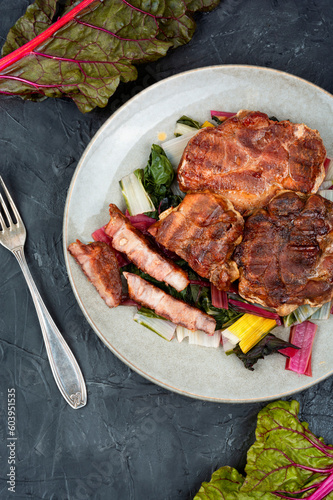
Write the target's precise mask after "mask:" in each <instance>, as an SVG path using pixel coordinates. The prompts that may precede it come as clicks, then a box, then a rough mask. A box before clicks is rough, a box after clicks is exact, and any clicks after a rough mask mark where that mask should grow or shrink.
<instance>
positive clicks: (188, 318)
mask: <svg viewBox="0 0 333 500" xmlns="http://www.w3.org/2000/svg"><path fill="white" fill-rule="evenodd" d="M124 276H125V278H126V279H127V284H128V293H129V296H130V298H131V299H133V300H135V301H136V302H138V303H139V304H141V305H143V306H145V307H149V308H150V309H153V310H154V311H155V312H156V314H158V315H160V316H163V317H164V318H166V319H168V320H169V321H172V322H173V323H175V324H177V325H181V326H184V327H185V328H188V329H189V330H193V331H195V330H203V331H204V332H206V333H208V334H209V335H213V333H214V331H215V326H216V322H215V319H214V318H213V317H212V316H209V315H208V314H206V313H204V312H202V311H200V310H199V309H197V308H196V307H192V306H189V305H188V304H186V303H185V302H182V301H181V300H177V299H175V298H173V297H171V296H170V295H168V294H167V293H165V292H163V291H162V290H160V289H159V288H157V287H156V286H154V285H152V284H151V283H148V281H146V280H144V279H143V278H140V276H137V275H136V274H132V273H126V272H125V273H124Z"/></svg>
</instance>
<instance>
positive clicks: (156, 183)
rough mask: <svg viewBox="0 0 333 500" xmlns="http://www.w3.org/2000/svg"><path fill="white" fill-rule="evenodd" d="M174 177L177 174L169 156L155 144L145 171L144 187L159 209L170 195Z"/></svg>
mask: <svg viewBox="0 0 333 500" xmlns="http://www.w3.org/2000/svg"><path fill="white" fill-rule="evenodd" d="M174 176H175V172H174V170H173V167H172V165H171V163H170V160H169V159H168V157H167V155H166V154H165V152H164V151H163V149H162V148H161V146H158V145H157V144H153V145H152V147H151V152H150V156H149V160H148V163H147V166H146V167H145V169H144V176H143V185H144V188H145V190H146V191H147V193H149V195H150V197H151V199H152V202H153V204H154V205H155V207H158V206H159V204H160V202H161V201H162V200H163V199H164V198H166V197H167V196H168V195H170V193H169V190H170V186H171V184H172V181H173V179H174ZM171 194H172V193H171Z"/></svg>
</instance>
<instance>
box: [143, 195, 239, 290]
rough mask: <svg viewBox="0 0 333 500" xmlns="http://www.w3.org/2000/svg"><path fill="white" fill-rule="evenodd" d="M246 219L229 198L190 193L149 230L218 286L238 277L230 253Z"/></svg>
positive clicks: (221, 288)
mask: <svg viewBox="0 0 333 500" xmlns="http://www.w3.org/2000/svg"><path fill="white" fill-rule="evenodd" d="M243 226H244V220H243V217H242V216H241V215H240V214H239V213H238V212H236V210H234V208H233V206H232V204H231V203H230V201H228V200H227V199H226V198H224V197H223V196H221V195H218V194H214V193H195V194H188V195H186V196H185V198H184V200H183V201H182V202H181V203H180V205H178V207H177V208H175V209H173V210H172V211H171V212H170V213H169V214H168V215H167V216H166V217H164V218H162V219H161V220H159V221H158V222H156V223H155V224H153V225H152V226H150V228H149V229H148V231H149V233H150V234H152V235H153V236H154V237H155V239H156V241H157V242H158V243H160V244H161V245H163V246H165V247H166V248H167V249H168V250H171V251H172V252H175V253H176V254H177V255H179V256H180V257H181V258H182V259H184V260H186V261H187V262H188V263H189V265H190V266H191V268H192V269H193V270H194V271H196V272H197V273H198V274H199V275H200V276H202V277H203V278H208V279H209V280H210V281H211V282H212V283H213V284H214V285H215V286H216V287H217V288H218V289H220V290H228V289H229V286H230V283H231V282H232V281H234V280H236V279H237V278H238V276H239V272H238V268H237V265H236V263H235V262H234V261H233V260H232V258H231V255H232V253H233V251H234V248H235V246H236V245H237V244H239V243H240V242H241V240H242V234H243Z"/></svg>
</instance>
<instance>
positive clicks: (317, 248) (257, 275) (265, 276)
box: [235, 191, 333, 315]
mask: <svg viewBox="0 0 333 500" xmlns="http://www.w3.org/2000/svg"><path fill="white" fill-rule="evenodd" d="M235 260H236V262H237V263H238V265H239V266H240V274H241V277H240V281H239V293H240V295H241V296H242V297H244V298H245V299H247V300H249V301H251V302H258V303H259V304H262V305H264V306H268V307H272V308H274V309H275V310H276V311H277V312H278V314H280V315H286V314H289V313H290V312H292V311H293V310H294V309H296V308H297V307H298V306H300V305H303V304H309V305H311V306H320V305H322V304H324V303H325V302H328V301H330V300H332V298H333V203H331V202H330V201H328V200H326V199H324V198H323V197H321V196H320V195H317V194H313V195H305V194H302V193H295V192H293V191H284V192H282V193H280V194H278V195H277V196H276V197H275V198H273V200H272V201H271V202H270V203H269V205H268V206H267V208H265V209H260V210H258V211H256V212H255V213H254V214H253V215H251V216H250V217H249V218H248V219H247V221H246V223H245V231H244V236H243V241H242V243H241V244H240V245H239V246H238V247H237V249H236V251H235Z"/></svg>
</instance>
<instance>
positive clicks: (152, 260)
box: [105, 204, 189, 292]
mask: <svg viewBox="0 0 333 500" xmlns="http://www.w3.org/2000/svg"><path fill="white" fill-rule="evenodd" d="M105 232H106V234H107V235H108V236H110V237H111V238H112V246H113V247H114V248H115V249H116V250H118V251H119V252H123V253H124V254H126V256H127V257H128V259H129V260H130V261H131V262H133V263H134V264H135V265H136V266H137V267H138V268H139V269H141V270H142V271H144V272H145V273H147V274H149V275H150V276H152V277H153V278H156V279H157V280H158V281H164V282H165V283H167V284H169V285H171V286H173V287H174V288H175V289H176V290H177V291H178V292H180V291H181V290H184V288H186V287H187V285H188V284H189V280H188V277H187V274H186V273H185V271H183V270H182V269H181V268H180V267H179V266H177V265H176V264H174V263H173V262H172V261H170V260H168V259H166V258H165V257H163V256H162V255H160V254H159V252H158V250H157V249H156V248H154V247H153V245H152V243H151V242H150V241H148V239H147V238H146V237H145V236H144V235H143V234H142V233H141V232H140V231H138V230H137V229H136V228H135V227H134V226H133V225H132V224H131V223H130V221H129V220H128V219H127V217H125V215H124V214H123V213H122V212H121V211H120V210H119V208H117V207H116V205H113V204H111V205H110V222H109V223H108V225H107V226H106V228H105Z"/></svg>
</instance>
